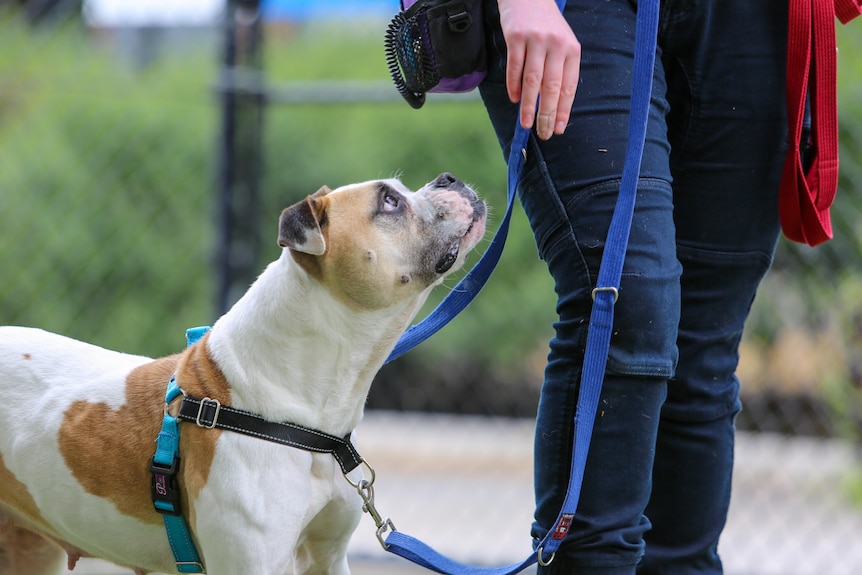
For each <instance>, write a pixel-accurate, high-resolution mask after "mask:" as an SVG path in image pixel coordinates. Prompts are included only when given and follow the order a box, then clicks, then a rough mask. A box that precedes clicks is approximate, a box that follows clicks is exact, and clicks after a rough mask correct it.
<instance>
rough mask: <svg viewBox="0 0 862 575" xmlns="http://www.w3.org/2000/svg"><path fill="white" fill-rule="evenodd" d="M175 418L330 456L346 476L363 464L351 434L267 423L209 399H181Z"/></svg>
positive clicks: (258, 417) (253, 415)
mask: <svg viewBox="0 0 862 575" xmlns="http://www.w3.org/2000/svg"><path fill="white" fill-rule="evenodd" d="M178 417H179V419H182V420H185V421H191V422H193V423H195V424H197V425H198V426H199V427H205V428H207V429H213V428H218V429H227V430H229V431H234V432H237V433H242V434H245V435H250V436H252V437H257V438H259V439H265V440H267V441H272V442H275V443H280V444H282V445H289V446H290V447H295V448H297V449H303V450H305V451H314V452H318V453H331V454H332V456H333V457H335V460H336V461H337V462H338V465H339V466H340V467H341V470H342V471H343V472H344V473H345V474H347V473H349V472H351V471H352V470H354V469H356V468H357V467H359V465H360V464H361V463H362V457H361V456H360V455H359V453H358V452H357V451H356V448H355V447H353V444H352V443H351V442H350V434H348V435H347V436H346V437H337V436H335V435H330V434H328V433H324V432H322V431H317V430H315V429H309V428H307V427H302V426H300V425H295V424H293V423H275V422H272V421H267V420H265V419H264V418H262V417H260V416H259V415H255V414H253V413H249V412H247V411H242V410H240V409H234V408H232V407H228V406H226V405H222V404H221V403H220V402H219V401H218V400H216V399H210V398H209V397H205V398H203V399H197V398H194V397H188V396H186V397H183V402H182V405H181V406H180V411H179V414H178Z"/></svg>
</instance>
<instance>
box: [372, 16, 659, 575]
mask: <svg viewBox="0 0 862 575" xmlns="http://www.w3.org/2000/svg"><path fill="white" fill-rule="evenodd" d="M558 5H559V6H560V9H561V10H562V9H563V6H564V5H565V0H558ZM658 21H659V0H642V1H641V2H640V3H639V4H638V14H637V24H636V30H635V58H634V64H633V68H632V97H631V101H632V109H631V115H630V117H629V134H628V138H629V143H628V148H627V150H626V159H625V165H624V167H623V175H622V181H621V184H620V193H619V197H618V198H617V205H616V209H615V210H614V215H613V219H612V220H611V225H610V229H609V230H608V237H607V241H606V244H605V250H604V254H603V256H602V263H601V267H600V269H599V277H598V281H597V287H596V288H595V289H594V290H593V300H594V303H593V309H592V313H591V316H590V325H589V332H588V335H587V346H586V350H585V352H584V367H583V372H582V375H581V385H580V390H579V395H578V406H577V412H576V414H575V421H574V423H575V439H574V442H573V445H572V466H571V471H570V476H569V486H568V492H567V493H566V498H565V501H564V502H563V506H562V509H561V511H560V514H559V515H558V517H557V520H556V522H555V523H554V526H553V528H552V529H551V530H550V531H549V532H548V534H547V535H546V536H545V538H544V539H543V540H542V541H541V542H539V544H538V545H537V546H536V550H535V551H533V553H532V554H531V555H530V556H529V557H527V558H526V559H525V560H524V561H523V562H521V563H513V564H511V565H507V566H504V567H473V566H470V565H465V564H463V563H459V562H457V561H453V560H451V559H449V558H447V557H445V556H443V555H441V554H440V553H438V552H436V551H434V550H433V549H431V548H430V547H428V546H427V545H425V544H424V543H422V542H421V541H419V540H417V539H415V538H413V537H411V536H409V535H406V534H404V533H402V532H399V531H392V532H390V533H389V535H388V536H387V537H386V541H385V548H386V550H387V551H389V552H391V553H394V554H396V555H399V556H401V557H404V558H405V559H407V560H409V561H412V562H413V563H416V564H417V565H421V566H423V567H426V568H428V569H430V570H432V571H436V572H437V573H443V574H445V575H511V574H514V573H519V572H520V571H523V570H524V569H525V568H527V567H529V566H530V565H532V564H534V563H536V562H537V561H538V562H540V563H541V564H543V565H547V564H549V563H550V562H551V561H552V560H553V558H554V554H555V553H556V551H557V550H558V549H559V547H560V544H561V543H562V542H563V540H564V539H565V536H566V534H567V533H568V530H569V526H570V525H571V523H572V520H573V518H574V516H575V511H576V510H577V507H578V499H579V497H580V492H581V486H582V484H583V478H584V468H585V467H586V461H587V453H588V452H589V446H590V440H591V437H592V431H593V424H594V423H595V417H596V410H597V409H598V403H599V395H600V394H601V389H602V380H603V378H604V373H605V367H606V365H607V357H608V349H609V347H610V339H611V331H612V327H613V320H614V303H615V302H616V300H617V297H618V296H619V287H620V279H621V277H622V269H623V262H624V260H625V254H626V248H627V246H628V238H629V232H630V231H631V223H632V216H633V213H634V205H635V198H636V196H637V183H638V178H639V176H640V164H641V158H642V157H643V148H644V140H645V138H646V130H647V122H648V119H649V109H650V96H651V93H652V80H653V69H654V66H655V52H656V50H655V43H656V38H657V35H658ZM527 136H528V132H527V131H526V130H523V129H522V128H520V125H518V126H517V127H516V128H515V136H514V139H513V141H512V146H511V149H510V153H509V205H508V206H507V208H506V215H505V216H504V218H503V221H502V222H501V224H500V228H499V230H498V231H497V234H496V235H495V237H494V239H493V241H492V242H491V246H490V247H489V248H488V250H487V251H486V253H485V255H483V256H482V258H481V260H480V261H479V262H478V263H477V264H476V266H475V267H474V268H473V269H472V270H471V271H470V273H469V274H467V276H465V277H464V279H462V280H461V283H459V284H458V286H456V288H455V289H454V290H453V291H452V292H451V293H450V294H449V296H447V297H446V299H445V300H444V301H443V302H441V304H440V305H439V306H438V307H437V308H436V309H435V310H434V311H433V312H432V313H431V314H430V315H429V317H428V318H426V319H425V320H423V321H422V322H420V323H419V324H417V325H415V326H413V327H412V328H410V329H409V330H408V331H407V333H405V335H404V336H403V337H402V339H401V340H400V341H399V342H398V345H396V347H395V351H393V353H392V355H391V356H390V358H389V361H391V360H392V359H394V358H395V357H398V355H400V354H402V353H404V352H405V351H408V350H409V349H411V348H412V347H414V346H415V345H418V344H419V343H420V342H422V341H424V339H426V338H427V337H429V336H430V335H432V334H433V333H435V332H436V331H437V330H438V329H440V327H442V326H443V325H445V324H446V323H447V322H448V321H449V320H450V319H451V318H452V317H454V316H455V315H457V313H458V312H460V311H461V310H462V309H464V307H466V306H467V304H468V303H469V302H470V300H471V299H472V298H473V297H474V296H475V294H477V293H478V292H479V290H480V289H481V288H482V285H484V283H485V281H486V280H487V278H488V277H489V276H490V274H491V271H492V270H493V267H494V265H496V263H497V261H498V260H499V258H500V253H501V252H502V249H503V244H504V243H505V233H506V230H508V226H509V218H510V215H511V208H512V203H513V201H514V197H515V194H514V190H515V187H516V185H517V180H518V178H519V176H520V173H521V169H522V167H523V156H522V150H525V149H526V140H527ZM501 231H502V233H503V237H502V239H501V238H500V234H501ZM461 284H465V285H464V286H462V285H461ZM450 300H452V303H449V302H450ZM452 310H455V311H454V312H453V311H452ZM426 324H427V327H426Z"/></svg>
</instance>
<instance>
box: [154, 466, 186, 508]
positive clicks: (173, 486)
mask: <svg viewBox="0 0 862 575" xmlns="http://www.w3.org/2000/svg"><path fill="white" fill-rule="evenodd" d="M179 466H180V458H179V457H174V460H173V462H171V464H170V465H169V466H165V465H162V464H161V463H157V462H156V460H155V457H153V459H152V461H151V462H150V472H151V473H152V474H153V479H152V483H151V484H150V494H151V495H152V498H153V508H154V509H155V510H156V511H158V512H159V513H161V514H162V515H182V508H181V507H180V489H179V486H178V485H177V469H179Z"/></svg>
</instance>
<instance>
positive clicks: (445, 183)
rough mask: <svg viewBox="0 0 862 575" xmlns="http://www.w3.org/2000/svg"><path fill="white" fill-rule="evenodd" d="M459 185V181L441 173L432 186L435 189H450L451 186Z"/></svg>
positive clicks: (446, 173)
mask: <svg viewBox="0 0 862 575" xmlns="http://www.w3.org/2000/svg"><path fill="white" fill-rule="evenodd" d="M460 183H461V181H460V180H459V179H458V178H456V177H455V176H453V175H452V174H450V173H449V172H443V173H442V174H440V175H439V176H437V179H436V180H434V186H435V187H437V188H450V187H452V185H453V184H460Z"/></svg>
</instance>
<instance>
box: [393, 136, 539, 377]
mask: <svg viewBox="0 0 862 575" xmlns="http://www.w3.org/2000/svg"><path fill="white" fill-rule="evenodd" d="M527 136H529V131H528V130H524V129H523V128H521V127H520V125H518V129H516V131H515V137H514V139H513V141H512V146H511V152H510V153H509V161H508V194H507V198H506V213H505V214H503V219H502V220H500V226H499V227H498V228H497V231H496V232H495V233H494V238H493V239H492V240H491V244H490V245H489V246H488V249H487V250H485V253H484V254H482V257H481V258H480V259H479V261H478V262H476V265H475V266H473V269H471V270H470V271H469V273H467V275H465V276H464V277H463V278H461V281H460V282H458V285H456V286H455V287H454V289H452V291H450V292H449V293H448V294H447V295H446V297H445V298H444V299H443V301H441V302H440V303H439V304H438V305H437V307H436V308H434V310H433V311H431V313H429V314H428V315H427V316H426V317H425V319H423V320H422V321H421V322H419V323H417V324H415V325H412V326H410V328H409V329H408V330H407V331H406V332H404V334H403V335H402V336H401V338H400V339H399V340H398V343H396V344H395V348H394V349H393V350H392V353H391V354H389V358H388V359H387V360H386V363H389V362H390V361H392V360H393V359H395V358H397V357H399V356H401V355H402V354H404V353H406V352H408V351H410V350H411V349H413V348H414V347H416V346H417V345H419V344H420V343H422V342H423V341H425V340H426V339H428V338H429V337H431V336H432V335H434V334H435V333H437V332H438V331H440V329H441V328H442V327H443V326H445V325H446V324H447V323H449V322H450V321H452V319H454V318H455V316H457V315H458V314H459V313H461V311H463V310H464V308H466V307H467V306H468V305H469V304H470V302H472V301H473V299H474V298H475V297H476V296H477V295H478V294H479V291H481V289H482V288H483V287H484V286H485V283H486V282H487V281H488V278H489V277H490V276H491V272H493V271H494V268H495V267H497V262H499V261H500V256H501V255H502V254H503V248H504V247H505V245H506V236H507V235H508V233H509V221H510V220H511V219H512V207H513V205H514V203H515V191H516V189H517V186H518V180H519V179H520V177H521V170H522V168H523V166H524V158H523V155H522V154H524V153H526V149H527Z"/></svg>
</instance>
